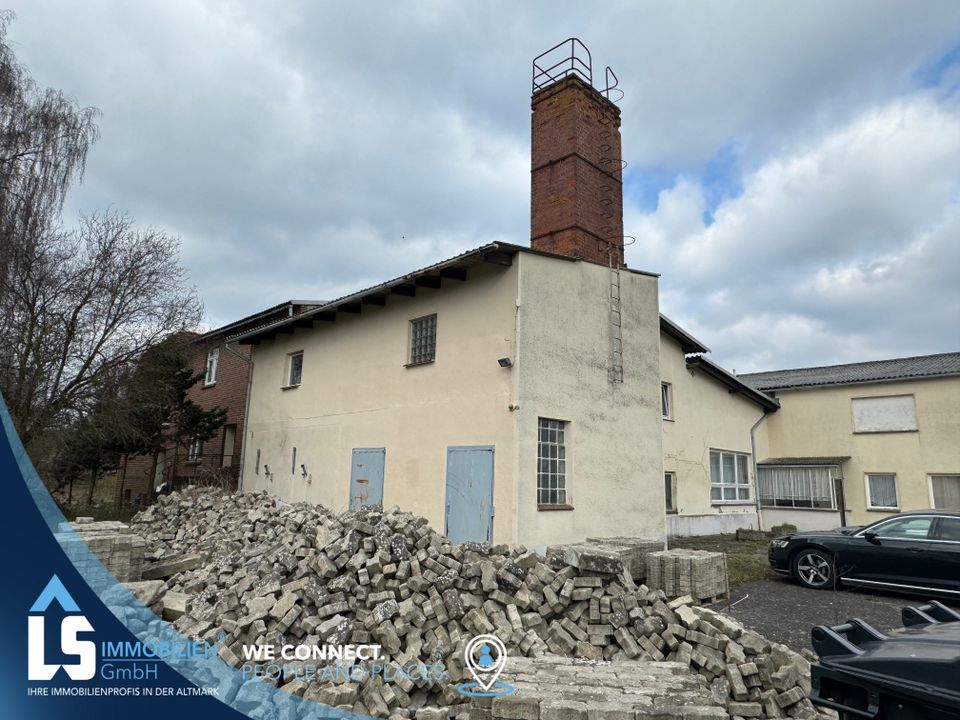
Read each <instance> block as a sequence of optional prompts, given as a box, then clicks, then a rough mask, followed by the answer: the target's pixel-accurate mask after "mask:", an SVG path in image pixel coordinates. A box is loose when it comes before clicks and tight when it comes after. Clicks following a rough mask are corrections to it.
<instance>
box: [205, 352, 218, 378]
mask: <svg viewBox="0 0 960 720" xmlns="http://www.w3.org/2000/svg"><path fill="white" fill-rule="evenodd" d="M219 364H220V348H214V349H213V350H211V351H210V352H208V353H207V373H206V375H204V376H203V384H204V385H205V386H207V385H213V384H214V383H216V382H217V366H218V365H219Z"/></svg>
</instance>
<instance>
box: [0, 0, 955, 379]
mask: <svg viewBox="0 0 960 720" xmlns="http://www.w3.org/2000/svg"><path fill="white" fill-rule="evenodd" d="M16 9H17V12H18V16H19V17H18V21H17V22H16V23H15V24H14V26H13V28H12V37H13V38H14V40H16V41H17V42H18V53H19V56H20V58H21V60H22V61H24V62H25V63H26V64H27V65H28V66H29V67H30V68H31V70H32V71H33V73H34V75H35V76H36V77H37V79H38V80H39V81H41V82H43V83H45V84H48V85H52V86H55V87H60V88H63V89H65V90H67V91H68V92H70V93H71V94H73V95H74V96H76V97H77V98H78V99H80V100H81V101H82V102H84V103H86V104H92V105H97V106H99V107H101V108H102V109H103V111H104V116H103V123H102V130H103V139H102V140H101V142H100V143H99V144H98V146H97V147H96V148H95V149H94V152H93V153H92V154H91V158H90V162H89V165H88V174H87V178H86V182H85V183H84V185H83V186H81V187H79V188H77V189H76V191H75V193H74V195H73V197H72V199H71V201H70V210H71V211H76V210H92V209H95V208H101V207H104V206H106V205H109V204H114V205H116V206H117V207H120V208H122V209H125V210H128V211H130V212H132V213H133V214H134V215H135V216H136V217H137V219H138V220H139V221H141V222H143V223H145V224H154V225H157V226H161V227H164V228H167V229H169V230H171V231H172V232H176V233H178V234H179V235H180V236H181V237H182V238H183V251H184V258H185V261H186V263H187V264H188V267H189V269H190V271H191V274H192V277H193V279H194V281H195V282H196V283H197V285H198V287H199V290H200V291H201V293H202V294H203V296H204V298H205V301H206V305H207V308H208V312H209V315H210V320H211V322H225V321H228V320H230V319H233V318H235V317H237V316H238V315H242V314H245V313H248V312H253V311H255V310H257V309H258V308H260V307H262V306H264V305H269V304H272V303H274V302H277V301H279V300H282V299H284V298H289V297H308V298H310V297H314V298H315V297H318V296H319V297H321V298H325V297H333V296H336V295H340V294H343V293H345V292H349V291H350V290H352V289H355V288H358V287H362V286H365V285H369V284H372V283H375V282H378V281H381V280H384V279H386V278H389V277H392V276H395V275H398V274H400V273H403V272H406V271H408V270H410V269H411V268H414V267H418V266H422V265H425V264H428V263H430V262H433V261H435V260H437V259H439V258H441V257H445V256H449V255H453V254H455V253H457V252H460V251H462V250H463V249H466V248H468V247H471V246H476V245H479V244H481V243H483V242H488V241H490V240H495V239H504V240H510V241H513V242H520V243H524V242H526V240H527V237H528V227H529V218H528V211H529V165H528V152H529V137H528V135H529V104H528V96H529V88H530V86H529V83H530V61H531V59H532V57H533V56H534V55H535V54H537V53H538V52H540V51H541V50H543V49H546V48H547V47H549V46H550V45H552V44H553V43H555V42H556V41H558V40H560V39H562V38H564V37H567V36H569V35H579V36H581V37H582V38H583V39H584V40H585V41H586V42H587V44H588V45H589V46H590V48H591V50H592V51H593V56H594V64H595V69H596V72H597V73H598V74H600V73H602V68H603V66H604V65H605V64H607V63H609V64H610V65H612V66H613V67H614V69H615V70H616V71H617V73H618V75H619V77H620V79H621V85H622V87H623V88H624V90H625V91H626V96H625V98H624V100H623V102H622V103H621V107H622V108H623V121H624V126H623V135H624V149H625V158H626V159H627V160H629V161H630V163H631V168H632V171H635V172H639V171H642V169H643V168H644V167H649V166H661V167H666V168H668V169H669V170H672V171H675V172H676V173H678V174H682V173H684V172H687V171H695V170H696V169H697V168H698V167H699V165H700V164H702V163H703V162H705V161H706V160H708V159H709V158H711V157H712V156H714V155H715V154H716V153H717V152H718V151H720V150H721V149H722V148H725V147H729V146H730V145H731V144H734V145H735V146H736V147H737V148H738V152H739V153H741V154H740V155H739V162H740V164H741V166H742V167H741V171H742V172H743V173H744V176H745V177H748V178H749V177H752V176H753V174H754V173H756V172H757V171H762V169H763V168H767V169H771V168H776V167H777V163H778V162H782V161H784V160H783V159H784V158H790V157H794V156H796V155H798V153H799V154H802V151H803V148H806V147H809V146H810V145H811V144H813V145H815V144H816V143H817V142H819V141H820V140H821V139H822V138H823V137H825V136H829V135H830V134H831V133H835V132H836V130H837V128H841V127H846V126H849V125H850V124H851V123H853V122H855V121H856V120H857V119H858V118H862V117H863V116H864V115H865V114H866V113H869V112H871V110H872V109H875V108H878V107H887V106H889V104H890V103H891V102H894V101H895V100H894V99H895V98H897V97H899V96H902V95H903V94H904V93H908V92H911V93H912V92H913V89H912V82H913V78H914V75H915V73H916V70H917V68H918V67H920V66H921V65H923V64H924V63H929V62H932V61H933V60H935V59H936V58H938V57H939V56H940V55H942V54H943V53H944V52H945V51H946V50H947V49H949V48H950V47H951V46H952V45H955V44H956V43H958V42H960V34H958V33H957V32H956V30H955V28H956V27H960V5H957V4H956V3H952V2H942V3H936V2H930V3H926V4H925V5H924V9H923V10H922V11H918V10H917V8H916V6H915V5H909V4H904V3H900V2H888V3H876V2H866V1H862V2H848V3H843V4H836V3H830V2H820V3H804V4H802V5H801V4H796V3H794V4H790V5H788V4H766V3H763V4H761V3H725V4H722V5H720V4H699V5H687V4H681V3H662V2H647V3H633V2H613V3H604V4H603V5H602V6H596V5H590V6H587V5H584V6H582V7H579V8H569V7H564V9H563V12H558V11H557V6H556V4H555V3H546V2H541V3H506V2H498V3H484V4H482V5H481V4H468V3H447V2H421V3H416V4H410V3H403V4H400V3H377V4H366V3H364V4H361V3H333V2H326V3H303V4H299V3H298V4H294V3H270V4H252V3H241V2H215V1H208V2H195V3H151V4H146V3H137V4H121V3H112V2H105V1H103V2H87V3H83V4H76V3H69V2H52V1H45V0H40V1H31V2H30V3H24V4H23V5H22V7H19V8H16ZM931 102H934V101H931ZM937 102H939V101H937ZM891 162H894V163H896V166H895V168H894V170H895V171H896V170H902V171H904V172H907V171H909V172H910V173H911V174H912V177H913V178H914V179H915V180H916V184H917V185H919V186H920V187H919V188H909V187H908V186H907V185H906V184H905V183H898V182H894V183H893V184H892V185H891V187H892V188H893V189H897V190H901V191H903V192H906V193H907V194H908V195H909V196H912V197H914V198H915V202H914V207H912V208H911V207H909V203H900V202H894V203H885V204H883V205H881V206H876V205H874V202H875V201H876V198H877V195H876V194H874V193H871V192H866V191H864V190H862V188H860V186H859V184H858V183H855V182H853V181H852V180H850V182H848V184H846V185H843V186H839V187H837V188H836V189H835V192H834V193H832V194H824V195H821V196H820V197H819V200H818V202H817V204H811V205H803V204H802V203H798V204H789V203H780V204H779V205H775V206H774V207H773V209H772V210H770V213H772V214H768V215H764V214H763V212H760V211H759V209H758V210H757V211H755V212H751V213H749V214H747V215H745V216H744V220H743V222H744V223H747V222H749V223H750V226H749V227H747V226H744V227H743V228H742V234H745V235H748V236H751V237H756V236H758V235H764V234H766V235H768V236H773V235H776V241H777V243H776V244H775V245H774V244H770V241H769V240H768V245H766V246H764V245H763V244H752V245H751V251H750V253H749V254H740V253H738V252H736V251H733V252H730V253H728V254H729V255H731V256H733V257H739V259H740V260H741V264H743V263H746V264H747V265H748V267H749V271H750V274H751V276H754V275H755V276H760V277H763V276H769V277H771V278H778V279H779V280H778V282H781V283H782V278H784V277H787V278H788V280H790V281H791V282H787V283H785V284H784V283H782V284H783V285H784V287H788V288H793V287H794V286H796V287H797V288H802V287H803V285H802V282H803V281H804V280H809V279H810V278H811V277H815V276H816V273H817V272H819V271H820V270H821V269H823V268H824V267H826V268H831V267H834V266H835V265H838V264H840V265H842V264H843V263H844V262H853V261H863V258H864V257H868V256H869V255H870V254H871V253H873V254H883V253H887V252H889V251H890V250H891V248H894V247H895V246H896V245H897V243H898V242H899V241H900V238H902V237H907V236H909V237H911V238H914V237H915V236H916V232H915V231H916V227H917V222H918V221H917V218H918V217H923V216H924V214H925V213H926V214H932V215H936V214H937V213H938V212H941V210H942V207H941V206H942V204H943V203H944V202H945V201H944V200H943V197H942V194H941V195H937V193H936V192H935V191H936V188H932V189H931V188H928V187H926V184H927V183H929V182H935V181H936V180H931V179H930V178H940V179H941V181H943V182H949V179H950V177H951V174H950V173H949V172H946V173H945V172H944V171H943V168H941V167H939V165H938V166H937V167H935V168H933V169H932V170H930V171H929V172H928V167H927V166H926V165H924V164H923V163H919V162H918V163H916V164H915V165H911V164H910V157H909V156H906V155H905V156H896V157H893V156H892V159H891ZM929 162H930V163H934V164H936V161H935V160H930V161H929ZM942 162H944V163H945V162H949V158H945V159H943V161H942ZM955 175H956V173H953V177H954V178H955ZM945 177H946V178H947V180H942V179H943V178H945ZM848 180H849V178H848ZM771 182H773V181H771ZM881 196H882V197H884V198H886V197H888V196H889V193H886V192H885V193H882V194H881ZM691 202H692V203H693V204H691ZM691 202H686V201H684V202H678V207H677V209H676V213H677V216H676V217H675V218H673V219H671V220H670V222H669V223H667V222H666V221H667V218H666V215H665V212H664V208H663V207H661V212H659V213H658V214H657V216H656V218H655V222H653V223H652V224H651V222H649V219H644V218H643V216H642V215H640V214H639V213H638V211H637V210H636V208H631V207H628V208H627V216H628V222H627V228H628V232H631V234H635V235H640V236H642V237H641V242H639V243H638V245H637V246H635V247H634V248H632V249H631V254H630V259H631V264H633V265H636V266H639V267H643V268H646V269H651V270H657V271H661V272H663V273H664V278H663V287H664V306H665V307H669V306H671V305H673V306H675V307H677V308H678V310H679V312H680V314H681V315H686V316H689V318H690V321H691V322H693V323H694V324H697V325H701V326H702V327H703V335H704V339H705V340H707V341H708V344H711V345H718V346H719V347H720V348H723V353H725V354H724V355H722V356H721V357H722V358H725V357H731V358H739V357H743V358H744V360H743V362H744V363H747V362H748V361H750V359H751V358H753V361H755V363H757V364H758V366H759V364H760V363H768V362H769V363H772V364H782V363H780V362H777V359H778V358H781V359H783V360H786V359H787V358H791V357H797V358H802V359H803V360H804V361H806V360H807V359H808V358H810V357H813V355H814V350H815V349H816V348H815V346H816V343H815V342H814V340H811V341H810V346H809V348H807V347H806V346H801V345H800V344H795V345H793V346H790V348H789V349H787V346H786V345H784V348H783V349H781V350H778V351H777V353H778V354H777V353H775V354H774V355H772V356H769V357H765V356H763V355H762V353H764V352H766V350H763V349H753V350H751V349H750V348H749V347H748V346H747V345H744V344H742V343H740V342H739V341H738V340H737V338H743V339H744V341H745V339H746V338H747V337H748V336H749V337H753V336H752V335H750V333H752V332H753V331H752V330H749V331H748V330H747V329H739V330H738V329H736V328H737V327H739V326H737V323H738V322H745V321H743V320H742V318H748V317H755V314H756V313H757V312H758V310H760V309H762V310H763V311H764V312H771V313H773V315H771V317H777V318H791V317H796V318H800V319H801V320H803V322H801V321H800V320H797V321H794V322H793V324H792V327H794V328H795V329H796V328H801V325H802V328H801V329H800V330H797V332H802V333H807V334H809V336H810V337H811V338H816V337H817V333H818V332H822V333H827V334H828V335H829V334H830V333H831V332H835V329H836V327H837V323H838V322H839V321H838V320H837V319H836V318H833V319H831V318H829V316H825V312H826V311H824V310H821V309H817V308H810V307H809V306H808V304H804V301H805V300H808V298H807V297H806V295H805V294H804V293H803V291H802V289H798V290H795V291H790V292H786V293H784V295H783V296H780V295H777V294H772V295H771V293H769V292H765V291H764V287H762V286H760V287H754V283H744V282H743V281H742V280H740V279H738V278H737V277H736V276H735V275H733V274H732V273H730V272H722V273H713V274H712V273H711V272H709V271H704V270H703V269H702V268H697V267H695V265H696V263H695V262H692V261H689V260H688V258H687V256H685V255H684V253H687V254H688V255H689V254H690V253H692V255H693V257H694V258H696V257H697V256H698V255H703V254H704V253H702V252H700V251H699V249H698V248H697V247H696V243H698V242H699V243H708V242H709V240H710V237H709V232H706V233H705V232H704V231H703V229H702V226H701V227H697V224H698V221H699V213H700V212H701V211H702V209H703V208H702V200H701V201H697V200H696V197H695V196H694V197H693V200H692V201H691ZM697 202H700V205H697ZM735 202H736V201H730V203H728V204H725V206H726V207H727V208H730V207H734V206H735V205H734V204H731V203H735ZM922 203H927V204H926V205H921V204H922ZM740 207H745V206H743V205H741V206H740ZM723 209H724V206H721V208H720V209H719V212H720V215H718V221H717V225H718V229H717V230H714V231H713V232H714V235H715V236H717V237H719V233H720V231H721V230H723V229H724V228H729V227H733V226H734V224H733V223H732V221H731V220H730V219H724V218H723V217H722V213H723ZM791 213H792V215H791ZM852 215H853V216H860V217H861V219H862V220H863V221H862V222H860V223H851V222H850V221H849V220H850V217H851V216H852ZM632 220H635V221H636V222H635V223H634V225H631V221H632ZM695 221H696V222H695ZM641 231H642V232H641ZM727 232H728V233H729V235H728V236H727V238H726V239H725V240H724V242H728V243H734V245H733V247H736V244H737V242H738V241H737V237H736V235H737V233H733V232H732V231H729V230H728V231H727ZM811 236H812V237H813V238H814V239H815V241H811ZM838 238H839V239H838ZM869 238H874V242H876V245H875V247H873V248H872V249H871V248H870V246H869V243H867V242H866V239H869ZM743 242H744V243H746V244H750V243H752V242H753V241H752V240H750V239H749V238H747V239H745V240H743ZM848 247H850V248H854V250H850V251H849V252H848V250H847V249H845V248H848ZM707 254H709V253H707ZM744 255H746V257H745V258H744ZM918 262H919V261H918ZM928 264H929V263H928ZM785 265H791V266H794V267H796V268H799V269H800V270H801V272H799V273H797V274H798V275H799V276H800V277H797V278H793V277H790V274H789V273H785V272H784V269H783V268H784V266H785ZM724 267H725V268H726V267H727V266H724ZM920 267H926V265H924V264H923V262H920V265H919V266H918V269H917V270H916V273H918V274H919V273H921V270H920V269H919V268H920ZM903 277H906V275H903ZM918 277H919V275H918ZM793 280H796V281H797V282H796V283H793V282H792V281H793ZM918 281H919V280H918ZM928 282H929V281H928ZM937 282H939V280H938V281H937ZM861 292H863V291H861ZM721 295H725V299H722V300H715V299H712V298H714V296H721ZM848 305H849V306H850V307H853V305H854V304H853V303H848ZM851 312H852V311H851ZM726 313H729V314H726ZM836 314H837V312H836V311H834V315H836ZM840 314H841V315H842V313H840ZM810 317H817V318H821V319H818V320H816V321H815V322H814V321H811V320H809V318H810ZM858 317H859V316H858ZM678 319H684V318H678ZM803 323H806V324H803ZM811 323H813V324H811ZM816 323H820V324H819V325H817V324H816ZM758 324H762V322H761V321H759V320H758V321H756V322H754V323H753V325H758ZM790 326H791V325H790V323H789V322H787V323H781V332H782V333H783V334H784V336H789V332H787V330H786V328H787V327H790ZM751 327H752V326H751ZM817 328H819V330H818V329H817ZM728 331H729V333H730V335H729V337H731V338H733V339H734V342H731V343H727V342H726V341H725V340H722V339H721V341H720V342H717V341H713V340H712V337H713V336H714V335H716V334H718V333H719V334H721V335H723V336H724V337H726V336H727V333H728ZM736 333H740V334H739V335H737V334H736ZM923 337H924V338H926V339H923V338H919V337H918V339H917V340H916V343H915V344H916V346H917V347H920V346H923V347H931V346H932V345H934V344H936V343H933V342H931V341H930V339H929V337H928V336H926V335H925V336H923ZM870 338H873V339H874V340H870V339H869V338H867V339H864V340H862V341H857V343H853V344H851V345H850V346H849V347H848V349H847V350H838V351H837V354H843V353H850V354H852V353H855V352H859V351H860V350H861V349H863V350H864V351H870V352H873V351H879V350H878V349H879V348H881V347H882V348H883V349H886V348H887V347H888V346H889V345H890V342H889V341H888V340H887V339H884V337H883V336H882V333H880V331H879V330H878V331H876V332H874V333H872V334H871V335H870ZM911 341H912V339H911ZM858 343H859V344H858ZM871 343H873V344H871ZM741 348H743V349H742V350H741ZM735 352H736V353H740V352H742V355H736V354H735ZM751 352H752V353H757V354H755V355H751ZM854 359H856V358H854Z"/></svg>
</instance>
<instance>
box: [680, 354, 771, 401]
mask: <svg viewBox="0 0 960 720" xmlns="http://www.w3.org/2000/svg"><path fill="white" fill-rule="evenodd" d="M687 368H689V369H691V370H700V371H701V372H704V373H706V374H707V375H709V376H710V377H712V378H713V379H714V380H716V381H718V382H719V383H721V384H722V385H726V387H727V388H728V389H729V390H730V392H731V393H737V394H740V395H743V396H744V397H745V398H746V399H747V400H751V401H753V402H755V403H756V404H757V405H759V406H760V407H761V408H763V409H764V410H765V411H767V412H772V411H774V410H776V409H777V408H779V407H780V403H779V402H778V401H777V400H776V399H775V398H772V397H770V396H769V395H767V394H766V393H764V392H761V391H760V390H757V389H756V388H754V387H751V386H750V385H748V384H747V383H745V382H743V380H741V379H740V378H739V377H738V376H736V375H734V374H733V373H731V372H728V371H727V370H724V369H723V368H722V367H720V366H719V365H717V364H716V363H715V362H713V361H712V360H708V359H707V358H705V357H704V356H703V355H694V356H693V357H688V358H687Z"/></svg>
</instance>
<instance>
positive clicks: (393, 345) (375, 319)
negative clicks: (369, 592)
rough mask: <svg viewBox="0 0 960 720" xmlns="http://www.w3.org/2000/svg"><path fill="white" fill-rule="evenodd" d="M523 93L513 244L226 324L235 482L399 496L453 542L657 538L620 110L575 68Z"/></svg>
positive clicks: (388, 502) (653, 343) (653, 408)
mask: <svg viewBox="0 0 960 720" xmlns="http://www.w3.org/2000/svg"><path fill="white" fill-rule="evenodd" d="M534 89H535V92H534V95H533V98H532V187H531V242H530V247H521V246H517V245H512V244H507V243H492V244H489V245H486V246H483V247H480V248H477V249H475V250H472V251H470V252H467V253H464V254H462V255H460V256H458V257H455V258H452V259H450V260H447V261H444V262H441V263H438V264H436V265H433V266H430V267H427V268H423V269H420V270H416V271H413V272H410V273H409V274H407V275H404V276H402V277H399V278H396V279H394V280H390V281H388V282H385V283H382V284H380V285H377V286H375V287H372V288H368V289H366V290H362V291H360V292H357V293H353V294H351V295H349V296H346V297H343V298H340V299H338V300H336V301H334V302H330V303H326V304H324V305H321V306H319V307H317V308H314V309H312V310H310V311H308V312H305V313H302V314H300V315H298V316H296V317H291V318H287V319H284V320H283V321H280V322H275V323H272V324H270V325H267V326H265V327H260V328H257V329H255V330H252V331H249V332H245V333H243V334H242V335H240V336H239V337H237V338H235V340H236V341H237V342H239V343H242V344H247V345H251V346H252V353H251V359H252V369H251V373H250V377H251V386H250V393H249V401H248V402H249V407H248V411H247V422H246V432H247V435H246V437H245V438H244V440H245V442H244V457H243V465H242V470H241V487H242V489H243V490H261V489H266V490H269V491H270V492H272V493H275V494H277V495H279V496H280V497H282V498H284V499H287V500H293V501H295V500H309V501H312V502H318V503H322V504H324V505H326V506H328V507H330V508H333V509H343V508H347V507H351V506H352V507H357V506H360V505H367V504H382V505H383V506H384V507H389V506H392V505H399V506H400V507H402V508H403V509H405V510H409V511H412V512H415V513H418V514H421V515H423V516H425V517H426V518H427V519H428V520H429V521H430V522H431V524H432V525H433V526H434V527H436V528H437V529H440V530H443V531H445V532H446V533H447V534H448V535H449V536H450V537H451V538H452V539H454V540H457V541H461V540H479V541H487V540H489V541H492V542H497V543H501V542H504V543H522V544H525V545H528V546H531V547H540V546H543V545H545V544H548V543H555V542H562V541H570V540H581V539H583V538H585V537H587V536H593V535H598V534H601V535H602V534H609V535H633V536H639V537H654V538H662V537H664V536H665V533H666V529H665V517H664V510H663V508H664V503H665V498H664V485H663V482H662V477H663V475H662V470H663V464H662V462H663V455H662V445H661V443H662V420H661V415H660V400H661V397H660V387H661V384H660V366H659V349H660V316H659V308H658V278H657V276H656V275H654V274H651V273H645V272H640V271H636V270H632V269H628V268H627V267H626V266H625V264H624V262H623V245H624V238H623V230H622V202H623V199H622V190H621V177H620V173H621V170H620V168H621V163H620V159H619V158H620V133H619V125H620V113H619V110H618V109H617V107H616V106H615V105H614V104H613V103H612V102H610V101H609V100H608V99H607V98H606V97H604V96H603V95H602V94H601V93H600V92H598V91H597V90H595V89H594V88H593V87H591V85H590V84H589V82H588V81H585V80H584V79H583V78H581V77H578V76H576V75H571V76H568V77H566V78H563V79H560V80H557V81H554V80H553V79H550V80H549V81H548V82H546V83H545V84H542V85H538V84H537V83H536V81H535V88H534Z"/></svg>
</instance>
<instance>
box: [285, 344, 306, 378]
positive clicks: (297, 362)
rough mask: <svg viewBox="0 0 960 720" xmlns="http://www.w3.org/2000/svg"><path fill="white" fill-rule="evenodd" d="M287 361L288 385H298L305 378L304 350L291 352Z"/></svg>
mask: <svg viewBox="0 0 960 720" xmlns="http://www.w3.org/2000/svg"><path fill="white" fill-rule="evenodd" d="M288 357H289V358H290V359H289V360H288V361H287V387H296V386H297V385H299V384H300V381H301V380H302V379H303V351H302V350H301V351H300V352H295V353H290V355H289V356H288Z"/></svg>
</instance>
